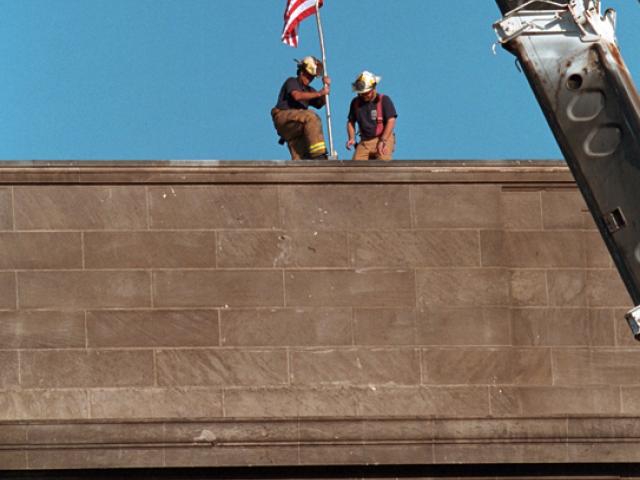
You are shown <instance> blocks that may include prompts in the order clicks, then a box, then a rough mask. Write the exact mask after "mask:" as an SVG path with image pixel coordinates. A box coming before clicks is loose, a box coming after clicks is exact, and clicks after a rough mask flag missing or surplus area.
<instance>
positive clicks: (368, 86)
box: [351, 70, 382, 95]
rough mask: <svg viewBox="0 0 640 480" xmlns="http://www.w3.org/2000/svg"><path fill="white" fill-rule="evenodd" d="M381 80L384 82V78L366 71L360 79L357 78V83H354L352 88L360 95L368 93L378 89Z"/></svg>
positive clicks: (359, 76)
mask: <svg viewBox="0 0 640 480" xmlns="http://www.w3.org/2000/svg"><path fill="white" fill-rule="evenodd" d="M380 80H382V78H380V77H378V76H376V75H374V74H373V73H371V72H367V71H366V70H365V71H364V72H362V73H361V74H360V75H358V78H356V81H355V82H353V83H352V84H351V86H352V88H353V91H354V92H356V93H357V94H358V95H360V94H361V93H367V92H370V91H371V90H373V89H374V88H376V86H377V85H378V83H380Z"/></svg>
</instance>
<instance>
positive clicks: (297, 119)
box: [271, 57, 331, 160]
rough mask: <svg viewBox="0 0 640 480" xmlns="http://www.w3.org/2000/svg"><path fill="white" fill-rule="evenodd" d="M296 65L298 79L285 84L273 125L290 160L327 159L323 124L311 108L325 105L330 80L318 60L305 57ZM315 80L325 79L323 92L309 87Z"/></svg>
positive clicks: (272, 112) (292, 79) (291, 79)
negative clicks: (285, 145) (287, 149)
mask: <svg viewBox="0 0 640 480" xmlns="http://www.w3.org/2000/svg"><path fill="white" fill-rule="evenodd" d="M296 62H297V64H298V72H297V76H296V77H291V78H289V79H287V81H285V82H284V85H282V88H281V89H280V95H279V96H278V103H277V104H276V106H275V108H274V109H273V110H271V117H272V118H273V125H274V126H275V127H276V131H277V132H278V135H280V143H281V144H284V142H287V145H288V147H289V152H290V153H291V160H301V159H303V158H304V159H326V158H327V146H326V145H325V143H324V135H323V134H322V121H321V120H320V117H319V116H318V115H316V114H315V113H314V112H312V111H310V110H309V105H311V106H312V107H315V108H317V109H320V108H322V107H323V106H324V105H325V103H326V98H325V97H326V95H329V91H330V85H331V79H330V78H329V77H325V76H324V66H323V64H322V62H321V61H320V60H318V59H317V58H314V57H305V58H304V59H302V60H300V61H298V60H296ZM316 77H322V82H323V84H324V85H323V87H322V90H320V91H316V90H315V89H314V88H313V87H311V86H310V83H311V82H312V81H313V80H314V79H315V78H316Z"/></svg>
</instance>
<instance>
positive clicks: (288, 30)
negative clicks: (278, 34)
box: [282, 0, 323, 47]
mask: <svg viewBox="0 0 640 480" xmlns="http://www.w3.org/2000/svg"><path fill="white" fill-rule="evenodd" d="M317 3H318V7H321V6H322V3H323V0H320V1H319V2H317ZM314 13H316V0H287V9H286V10H285V12H284V29H283V30H282V43H286V44H287V45H289V46H290V47H297V46H298V25H299V24H300V22H302V21H303V20H304V19H305V18H307V17H308V16H310V15H313V14H314Z"/></svg>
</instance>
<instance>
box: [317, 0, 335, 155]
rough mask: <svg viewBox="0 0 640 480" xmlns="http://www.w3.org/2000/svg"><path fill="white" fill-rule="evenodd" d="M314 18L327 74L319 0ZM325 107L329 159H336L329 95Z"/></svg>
mask: <svg viewBox="0 0 640 480" xmlns="http://www.w3.org/2000/svg"><path fill="white" fill-rule="evenodd" d="M316 20H317V22H318V36H319V37H320V50H322V64H323V65H324V74H325V76H327V77H328V76H329V69H328V68H327V52H326V51H325V48H324V33H323V32H322V20H321V19H320V0H316ZM325 99H326V102H327V103H326V107H327V109H326V110H327V128H328V129H329V159H330V160H337V159H338V154H337V153H336V150H335V148H333V131H332V129H331V102H330V101H329V95H327V96H326V97H325Z"/></svg>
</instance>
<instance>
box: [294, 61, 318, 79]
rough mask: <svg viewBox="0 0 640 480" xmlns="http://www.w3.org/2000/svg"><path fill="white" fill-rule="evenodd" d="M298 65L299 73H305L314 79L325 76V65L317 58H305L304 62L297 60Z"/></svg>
mask: <svg viewBox="0 0 640 480" xmlns="http://www.w3.org/2000/svg"><path fill="white" fill-rule="evenodd" d="M296 63H297V64H298V72H301V71H304V72H307V73H308V74H309V75H311V76H313V77H321V76H323V74H324V65H323V64H322V62H321V61H320V60H318V59H317V58H316V57H311V56H309V57H304V58H303V59H302V60H296Z"/></svg>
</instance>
